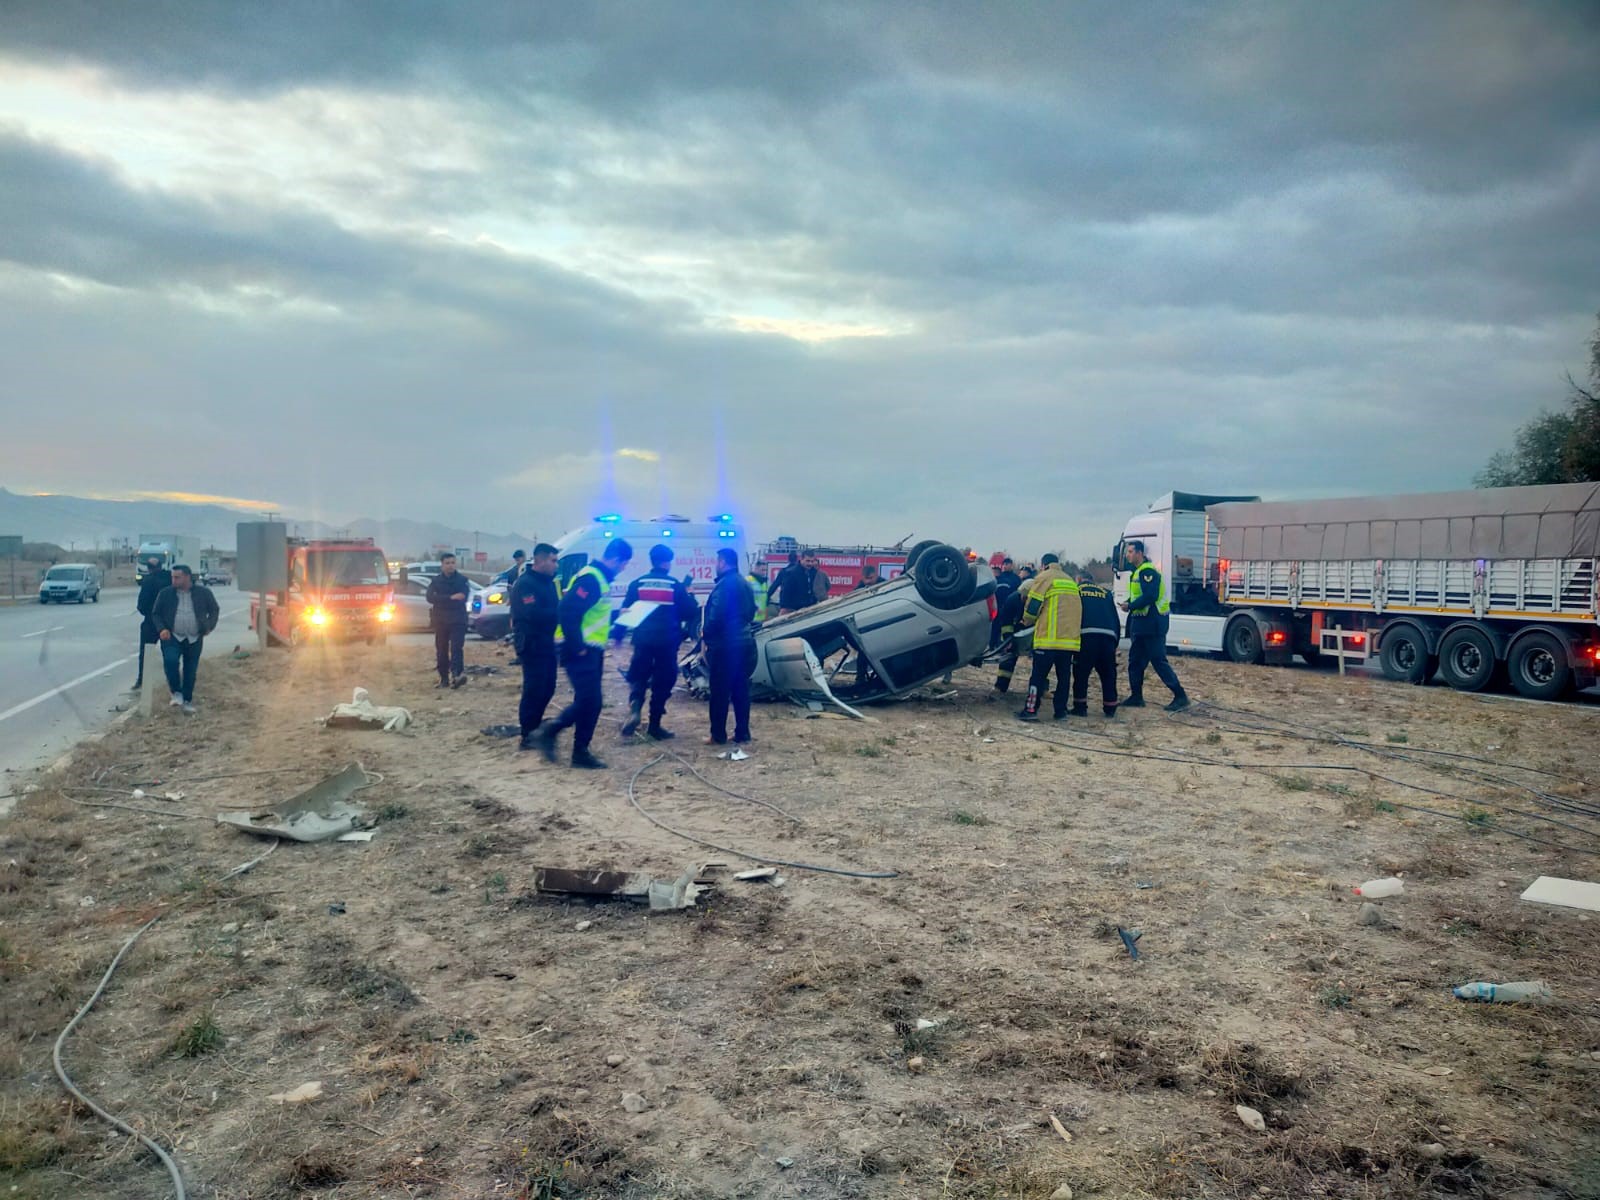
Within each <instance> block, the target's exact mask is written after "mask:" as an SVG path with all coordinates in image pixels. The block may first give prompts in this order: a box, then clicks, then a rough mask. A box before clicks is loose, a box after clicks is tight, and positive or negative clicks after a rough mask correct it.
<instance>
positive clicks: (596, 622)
mask: <svg viewBox="0 0 1600 1200" xmlns="http://www.w3.org/2000/svg"><path fill="white" fill-rule="evenodd" d="M585 575H593V576H594V580H595V583H597V584H598V585H599V587H600V598H599V599H598V600H596V601H595V602H594V603H593V604H591V605H590V606H589V607H588V609H586V610H585V612H584V614H583V644H584V645H585V646H595V647H598V648H599V649H601V650H604V649H605V648H606V639H607V638H609V637H610V636H611V599H610V597H611V581H610V580H609V579H607V578H606V577H605V572H603V571H601V570H600V568H599V567H597V566H594V565H593V564H590V565H589V566H587V567H585V568H584V569H583V570H581V571H579V572H578V573H577V574H576V575H574V576H573V577H572V583H573V584H576V583H577V582H578V580H580V579H582V578H583V577H584V576H585ZM569 586H571V585H569Z"/></svg>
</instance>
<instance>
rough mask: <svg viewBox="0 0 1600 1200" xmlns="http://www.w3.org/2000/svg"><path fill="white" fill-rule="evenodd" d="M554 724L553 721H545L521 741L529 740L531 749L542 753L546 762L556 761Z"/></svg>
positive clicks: (555, 731)
mask: <svg viewBox="0 0 1600 1200" xmlns="http://www.w3.org/2000/svg"><path fill="white" fill-rule="evenodd" d="M556 733H557V730H556V726H555V722H554V721H546V722H545V723H544V724H543V725H541V726H539V728H537V729H535V730H534V731H533V732H532V733H530V734H529V735H528V736H527V737H526V738H524V739H523V741H526V742H531V743H532V746H531V747H530V748H531V749H534V750H537V751H538V752H539V753H540V754H542V755H544V760H545V762H547V763H553V762H555V761H556Z"/></svg>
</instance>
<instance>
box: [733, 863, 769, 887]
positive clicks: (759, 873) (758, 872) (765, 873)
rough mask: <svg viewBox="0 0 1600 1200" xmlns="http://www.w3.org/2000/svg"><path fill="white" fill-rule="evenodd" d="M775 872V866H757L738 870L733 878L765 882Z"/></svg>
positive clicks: (749, 881)
mask: <svg viewBox="0 0 1600 1200" xmlns="http://www.w3.org/2000/svg"><path fill="white" fill-rule="evenodd" d="M777 874H778V868H777V867H757V868H756V869H755V870H753V871H740V872H739V873H738V874H737V875H735V876H734V878H735V879H737V880H739V881H740V882H741V883H765V882H766V881H767V880H769V879H772V878H774V877H775V876H776V875H777Z"/></svg>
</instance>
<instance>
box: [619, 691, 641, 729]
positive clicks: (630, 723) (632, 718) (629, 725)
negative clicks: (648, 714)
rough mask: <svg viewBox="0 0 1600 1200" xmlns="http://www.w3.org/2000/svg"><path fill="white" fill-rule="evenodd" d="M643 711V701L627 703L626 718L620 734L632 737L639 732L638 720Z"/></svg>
mask: <svg viewBox="0 0 1600 1200" xmlns="http://www.w3.org/2000/svg"><path fill="white" fill-rule="evenodd" d="M643 712H644V702H643V701H642V700H635V701H633V703H631V704H629V705H628V719H627V720H626V721H624V722H623V723H622V736H623V737H632V736H633V735H634V734H636V733H638V732H639V721H640V720H641V719H642V714H643Z"/></svg>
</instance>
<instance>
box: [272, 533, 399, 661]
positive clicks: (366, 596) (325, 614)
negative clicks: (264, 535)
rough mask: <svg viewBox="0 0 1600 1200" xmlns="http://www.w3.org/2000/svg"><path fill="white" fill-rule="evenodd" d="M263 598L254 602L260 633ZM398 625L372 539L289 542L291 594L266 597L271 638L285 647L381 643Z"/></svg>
mask: <svg viewBox="0 0 1600 1200" xmlns="http://www.w3.org/2000/svg"><path fill="white" fill-rule="evenodd" d="M260 605H261V595H260V593H254V594H252V596H251V598H250V628H251V629H255V628H256V621H257V620H259V613H260ZM393 620H394V592H393V588H392V587H391V585H390V583H389V567H388V564H387V563H386V562H385V561H384V557H383V551H382V550H380V549H378V547H377V546H376V545H375V544H374V543H373V540H372V539H371V538H339V539H332V540H323V541H307V540H305V539H302V538H290V539H289V588H288V590H287V591H284V592H269V593H268V594H267V635H268V636H269V637H270V638H271V639H273V640H274V641H276V642H278V643H279V644H281V645H285V646H298V645H300V644H301V643H302V642H306V641H310V640H312V639H325V640H342V641H352V640H356V639H362V640H365V641H367V642H378V641H382V640H383V639H384V637H385V636H386V635H387V633H388V631H389V623H390V622H391V621H393Z"/></svg>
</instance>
